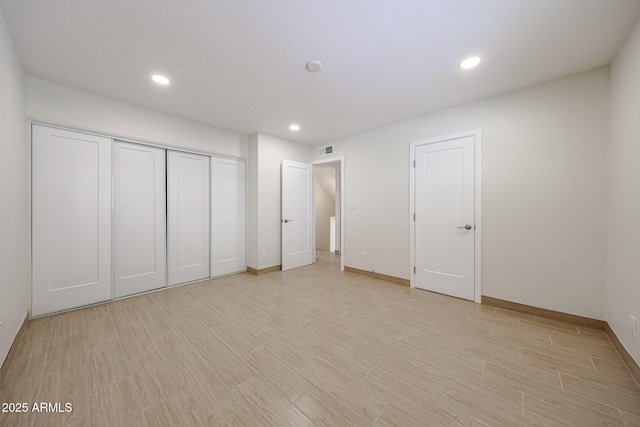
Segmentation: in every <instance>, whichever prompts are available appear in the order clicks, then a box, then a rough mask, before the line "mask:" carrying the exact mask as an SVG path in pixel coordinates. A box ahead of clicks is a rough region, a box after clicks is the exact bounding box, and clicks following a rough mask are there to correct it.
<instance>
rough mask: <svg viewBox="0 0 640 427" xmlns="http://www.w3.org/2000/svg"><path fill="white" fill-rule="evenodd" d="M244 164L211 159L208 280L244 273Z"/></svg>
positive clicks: (216, 158)
mask: <svg viewBox="0 0 640 427" xmlns="http://www.w3.org/2000/svg"><path fill="white" fill-rule="evenodd" d="M245 183H246V177H245V162H243V161H240V160H233V159H223V158H218V157H212V158H211V277H217V276H222V275H225V274H231V273H237V272H239V271H244V270H246V266H247V264H246V262H245V222H246V220H245V217H246V213H245V205H246V190H245V188H246V184H245Z"/></svg>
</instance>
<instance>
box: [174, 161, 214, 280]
mask: <svg viewBox="0 0 640 427" xmlns="http://www.w3.org/2000/svg"><path fill="white" fill-rule="evenodd" d="M210 163H211V160H210V157H209V156H202V155H197V154H189V153H183V152H179V151H168V152H167V248H168V249H167V251H168V254H167V270H168V283H169V286H172V285H177V284H180V283H187V282H192V281H194V280H200V279H206V278H207V277H209V262H210V259H209V229H210V227H209V226H210V218H209V209H210V202H209V195H210V190H209V188H210V187H209V183H210V179H211V177H210V174H209V169H210Z"/></svg>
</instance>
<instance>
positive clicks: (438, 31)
mask: <svg viewBox="0 0 640 427" xmlns="http://www.w3.org/2000/svg"><path fill="white" fill-rule="evenodd" d="M0 8H2V10H3V12H4V15H5V19H6V20H7V23H8V26H9V29H10V32H11V34H12V37H13V41H14V43H15V44H16V47H17V49H18V52H19V55H20V57H21V58H22V61H23V62H24V65H25V67H26V71H27V73H28V74H29V75H32V76H34V77H38V78H42V79H45V80H49V81H52V82H56V83H60V84H63V85H67V86H71V87H74V88H78V89H82V90H85V91H89V92H93V93H96V94H100V95H104V96H108V97H111V98H115V99H118V100H122V101H125V102H129V103H131V104H135V105H139V106H142V107H146V108H150V109H153V110H157V111H161V112H165V113H169V114H173V115H176V116H180V117H185V118H189V119H193V120H196V121H199V122H203V123H207V124H211V125H213V126H217V127H221V128H225V129H229V130H233V131H237V132H241V133H246V134H250V133H254V132H258V131H259V132H265V133H269V134H271V135H274V136H278V137H282V138H287V139H291V140H297V141H301V142H306V143H319V142H324V141H329V140H333V139H335V138H339V137H343V136H347V135H350V134H354V133H357V132H361V131H364V130H367V129H371V128H374V127H377V126H381V125H385V124H388V123H393V122H396V121H400V120H404V119H408V118H411V117H415V116H418V115H421V114H425V113H428V112H431V111H435V110H440V109H443V108H446V107H450V106H453V105H457V104H461V103H465V102H468V101H471V100H475V99H479V98H483V97H486V96H490V95H493V94H497V93H501V92H505V91H509V90H512V89H516V88H520V87H524V86H528V85H532V84H535V83H538V82H542V81H546V80H550V79H554V78H558V77H561V76H565V75H569V74H573V73H577V72H580V71H585V70H589V69H592V68H595V67H598V66H602V65H606V64H609V63H610V62H611V61H612V59H613V58H614V57H615V54H616V53H617V51H618V49H619V48H620V46H621V45H622V43H623V42H624V40H625V38H626V37H627V36H628V34H629V33H630V31H631V29H632V28H633V25H634V24H635V23H636V22H637V20H638V17H639V13H640V0H321V1H317V0H271V1H265V0H229V1H224V0H182V1H178V0H55V1H51V0H0ZM469 55H480V56H482V58H483V62H482V64H481V65H480V66H479V67H478V68H477V69H474V70H461V69H459V68H458V64H459V62H460V61H461V60H462V59H464V58H465V57H467V56H469ZM310 60H320V61H322V62H323V64H324V68H323V69H322V71H320V72H319V73H315V74H312V73H309V72H307V71H306V70H305V64H306V63H307V62H308V61H310ZM152 73H163V74H165V75H167V76H168V77H169V78H170V79H171V81H172V84H171V86H169V87H164V88H161V87H158V86H157V85H155V84H154V83H152V82H151V81H150V80H149V77H150V75H151V74H152ZM292 122H296V123H299V124H300V125H301V127H302V129H301V130H300V131H299V132H297V133H292V132H291V131H289V128H288V127H289V124H290V123H292Z"/></svg>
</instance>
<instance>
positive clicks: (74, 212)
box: [32, 125, 111, 316]
mask: <svg viewBox="0 0 640 427" xmlns="http://www.w3.org/2000/svg"><path fill="white" fill-rule="evenodd" d="M32 131H33V133H32V139H33V149H32V161H33V163H32V166H33V167H32V186H33V187H32V197H33V217H32V232H33V236H32V239H33V249H32V250H33V255H32V256H33V266H32V268H33V292H32V299H33V301H32V315H33V316H40V315H43V314H48V313H54V312H56V311H62V310H67V309H70V308H74V307H80V306H83V305H88V304H93V303H97V302H101V301H106V300H109V299H111V140H110V139H108V138H101V137H97V136H93V135H87V134H82V133H78V132H70V131H63V130H59V129H54V128H49V127H45V126H39V125H34V126H33V127H32Z"/></svg>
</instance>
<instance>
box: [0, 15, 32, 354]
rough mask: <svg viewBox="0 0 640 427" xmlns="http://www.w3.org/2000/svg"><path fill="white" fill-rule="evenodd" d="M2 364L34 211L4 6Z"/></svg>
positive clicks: (14, 327) (21, 311) (16, 319)
mask: <svg viewBox="0 0 640 427" xmlns="http://www.w3.org/2000/svg"><path fill="white" fill-rule="evenodd" d="M0 94H2V95H0V236H1V237H0V278H1V279H0V322H2V332H0V366H1V365H2V363H3V362H4V360H5V358H6V356H7V354H8V352H9V349H10V348H11V344H12V343H13V340H14V338H15V336H16V334H17V332H18V330H19V328H20V325H21V324H22V321H23V320H24V318H25V316H26V314H27V311H28V310H29V306H30V302H29V295H30V294H29V287H30V283H31V273H30V268H31V267H30V265H31V264H30V256H31V245H30V242H31V211H30V197H29V194H30V193H29V186H30V183H29V170H30V169H29V150H28V147H29V145H28V143H27V125H26V116H25V114H26V108H25V74H24V70H23V68H22V64H21V62H20V60H19V59H18V56H17V54H16V52H15V50H14V47H13V44H12V42H11V38H10V36H9V32H8V30H7V26H6V23H5V21H4V16H3V15H2V11H1V10H0Z"/></svg>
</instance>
